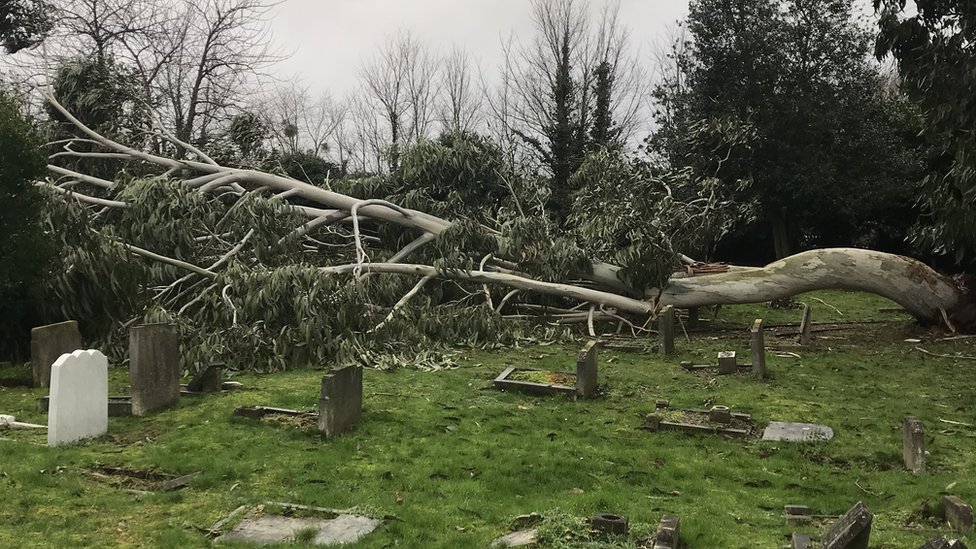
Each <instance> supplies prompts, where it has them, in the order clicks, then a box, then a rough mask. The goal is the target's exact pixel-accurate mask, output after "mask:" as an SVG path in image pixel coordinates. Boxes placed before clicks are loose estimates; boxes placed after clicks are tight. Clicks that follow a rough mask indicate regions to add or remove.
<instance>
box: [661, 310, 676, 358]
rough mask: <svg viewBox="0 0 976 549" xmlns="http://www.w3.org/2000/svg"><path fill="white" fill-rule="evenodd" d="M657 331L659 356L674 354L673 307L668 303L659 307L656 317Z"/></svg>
mask: <svg viewBox="0 0 976 549" xmlns="http://www.w3.org/2000/svg"><path fill="white" fill-rule="evenodd" d="M657 333H658V338H659V339H660V343H661V345H660V348H661V356H669V355H673V354H674V307H673V306H672V305H668V306H667V307H665V308H663V309H661V313H660V314H659V315H658V317H657Z"/></svg>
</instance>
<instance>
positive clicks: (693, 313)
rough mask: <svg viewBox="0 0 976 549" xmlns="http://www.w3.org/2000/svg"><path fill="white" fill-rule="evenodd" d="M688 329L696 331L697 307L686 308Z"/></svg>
mask: <svg viewBox="0 0 976 549" xmlns="http://www.w3.org/2000/svg"><path fill="white" fill-rule="evenodd" d="M688 329H689V330H697V329H698V307H688Z"/></svg>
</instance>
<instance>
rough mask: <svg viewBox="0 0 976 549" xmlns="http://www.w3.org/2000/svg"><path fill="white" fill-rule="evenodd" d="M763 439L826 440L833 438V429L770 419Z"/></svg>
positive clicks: (789, 440) (788, 440)
mask: <svg viewBox="0 0 976 549" xmlns="http://www.w3.org/2000/svg"><path fill="white" fill-rule="evenodd" d="M762 438H763V440H778V441H786V442H814V441H827V440H830V439H832V438H834V430H833V429H831V428H830V427H827V426H826V425H816V424H814V423H787V422H782V421H771V422H770V423H769V425H767V426H766V429H765V430H763V437H762Z"/></svg>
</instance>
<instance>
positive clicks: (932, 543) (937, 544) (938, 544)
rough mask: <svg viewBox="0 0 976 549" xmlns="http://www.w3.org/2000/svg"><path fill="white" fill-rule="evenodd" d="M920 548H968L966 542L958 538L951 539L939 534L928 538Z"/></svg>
mask: <svg viewBox="0 0 976 549" xmlns="http://www.w3.org/2000/svg"><path fill="white" fill-rule="evenodd" d="M918 549H966V544H965V543H963V542H962V541H960V540H957V539H953V540H949V539H946V537H945V536H939V537H937V538H931V539H929V540H927V541H926V542H925V543H924V544H922V545H921V546H920V547H919V548H918Z"/></svg>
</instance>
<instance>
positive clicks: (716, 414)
mask: <svg viewBox="0 0 976 549" xmlns="http://www.w3.org/2000/svg"><path fill="white" fill-rule="evenodd" d="M708 421H714V422H715V423H732V410H730V409H729V407H728V406H722V405H720V404H716V405H715V406H712V407H711V409H710V410H708Z"/></svg>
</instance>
